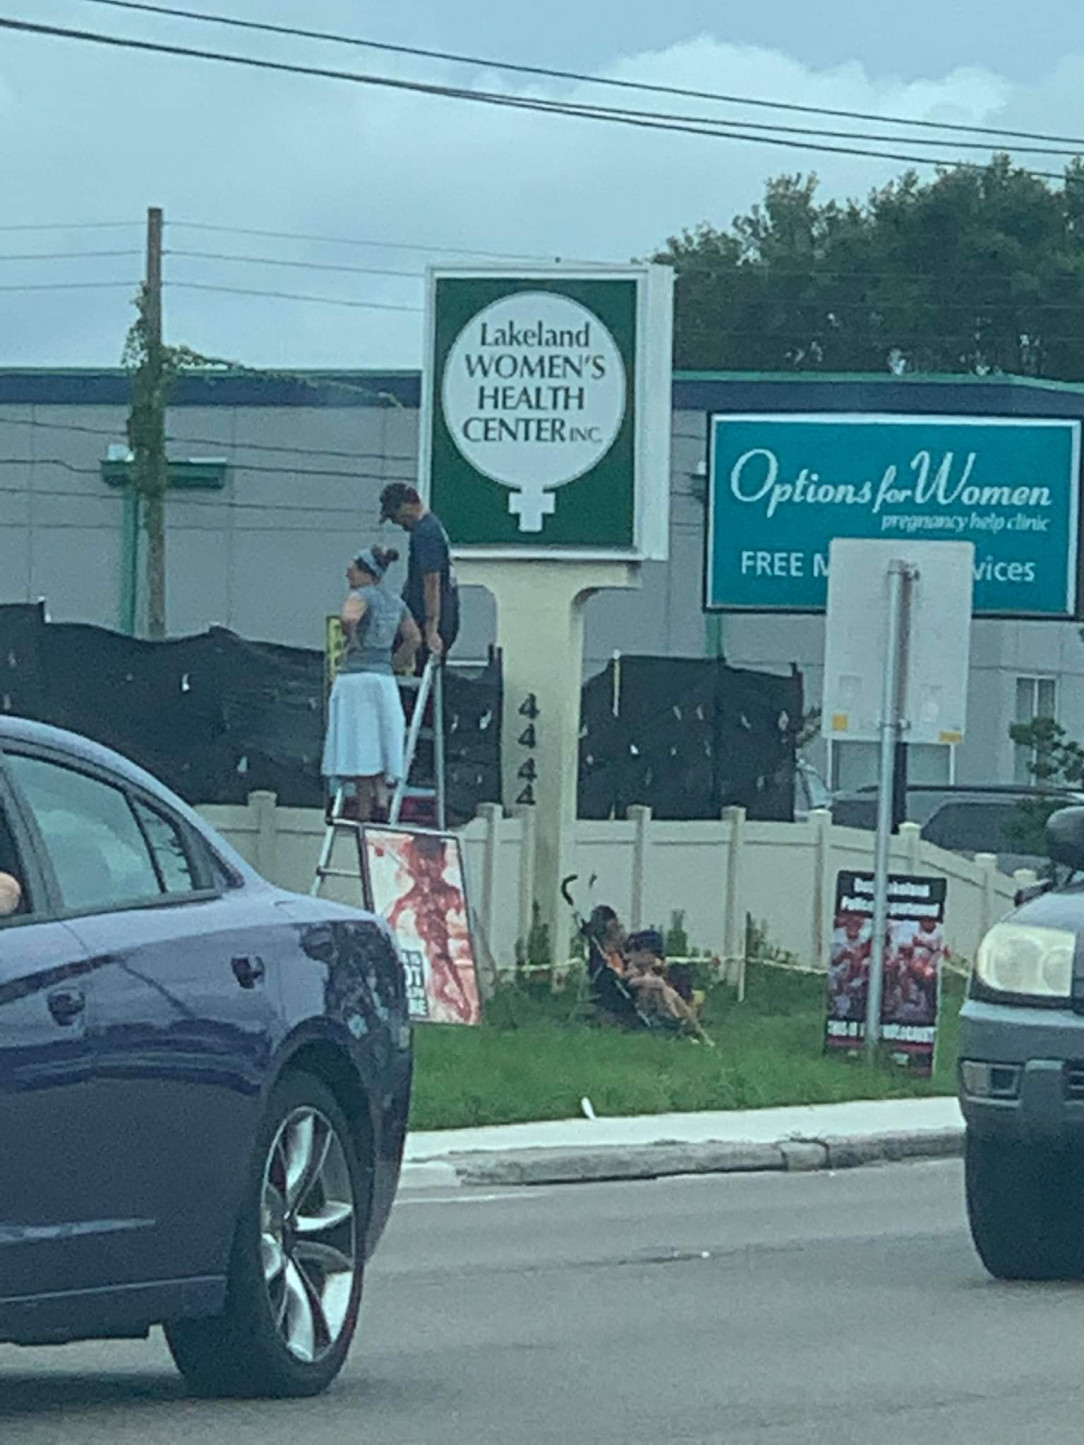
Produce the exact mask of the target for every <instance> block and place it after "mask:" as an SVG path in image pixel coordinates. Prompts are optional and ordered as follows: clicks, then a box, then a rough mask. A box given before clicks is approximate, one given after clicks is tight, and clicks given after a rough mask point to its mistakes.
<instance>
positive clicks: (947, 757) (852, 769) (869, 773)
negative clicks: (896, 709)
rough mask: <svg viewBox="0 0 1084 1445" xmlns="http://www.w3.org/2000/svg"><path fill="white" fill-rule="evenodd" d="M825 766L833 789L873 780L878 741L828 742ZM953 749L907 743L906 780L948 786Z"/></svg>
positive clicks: (847, 788) (951, 777) (846, 789)
mask: <svg viewBox="0 0 1084 1445" xmlns="http://www.w3.org/2000/svg"><path fill="white" fill-rule="evenodd" d="M830 752H831V761H830V765H829V770H830V774H831V784H832V790H833V792H839V793H848V792H852V791H853V790H854V789H856V788H867V787H871V786H872V785H874V784H875V783H876V782H877V768H878V763H879V762H880V757H881V748H880V744H879V743H856V742H850V743H849V742H844V741H842V740H840V739H837V738H833V739H832V740H831V743H830ZM954 753H955V750H954V749H953V748H951V747H947V746H942V745H941V744H939V743H911V744H910V746H909V747H908V749H907V781H908V783H909V784H911V785H924V786H926V787H948V786H950V785H951V784H952V783H953V782H954V780H955V775H956V759H955V755H954Z"/></svg>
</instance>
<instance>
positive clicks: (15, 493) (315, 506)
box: [0, 457, 416, 517]
mask: <svg viewBox="0 0 1084 1445" xmlns="http://www.w3.org/2000/svg"><path fill="white" fill-rule="evenodd" d="M0 466H7V467H58V468H60V470H61V471H65V472H70V473H71V474H72V475H73V476H82V477H97V478H98V480H99V481H100V480H101V473H100V472H99V471H97V470H96V469H95V468H93V467H77V466H73V465H72V463H71V462H65V461H62V460H61V459H60V458H58V457H48V458H44V457H43V458H33V457H32V458H30V459H27V458H25V457H11V458H9V457H0ZM291 475H296V474H291ZM312 475H313V476H317V475H319V473H316V472H314V473H312ZM350 480H351V481H354V482H379V483H386V482H389V481H392V482H394V481H406V482H413V481H415V480H416V478H414V477H385V476H377V475H373V474H372V473H366V472H357V473H354V474H352V475H351V478H350ZM0 494H3V495H4V496H9V497H30V498H31V499H32V498H34V497H64V498H65V499H66V500H68V501H82V502H117V501H120V500H121V493H120V492H119V491H118V490H116V489H111V490H110V491H102V492H74V491H70V490H61V489H59V488H53V487H4V486H0ZM170 500H171V501H174V500H176V501H179V502H183V503H184V505H185V506H186V507H213V508H214V509H215V510H216V511H217V510H227V511H233V512H291V513H292V512H303V513H305V514H311V513H313V512H333V513H335V514H337V515H339V514H342V515H349V516H353V517H357V516H358V515H359V513H360V512H361V510H362V508H361V507H360V506H354V505H346V506H324V505H321V504H320V503H318V502H316V503H309V502H300V503H297V504H294V503H292V502H242V501H238V500H237V499H236V498H233V497H226V496H217V497H201V496H193V495H192V494H191V493H189V492H187V491H178V490H175V489H172V488H171V490H170Z"/></svg>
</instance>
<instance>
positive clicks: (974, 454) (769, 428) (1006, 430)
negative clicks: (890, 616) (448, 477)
mask: <svg viewBox="0 0 1084 1445" xmlns="http://www.w3.org/2000/svg"><path fill="white" fill-rule="evenodd" d="M709 440H710V446H709V461H708V499H707V501H708V527H707V558H706V567H705V606H706V607H707V608H708V609H709V610H712V611H749V612H823V611H824V608H825V605H826V601H827V594H828V551H829V546H830V544H831V542H832V540H833V538H835V537H868V538H876V539H877V540H878V541H894V540H896V539H897V538H898V539H899V541H900V543H901V556H902V555H903V553H904V552H905V551H906V545H905V544H906V543H907V541H908V540H920V541H924V542H930V541H937V540H942V541H955V542H973V543H974V545H975V613H976V615H978V616H987V617H997V616H1000V617H1037V618H1071V617H1075V616H1077V613H1078V566H1077V563H1078V547H1079V489H1080V422H1079V421H1074V420H1068V419H1067V420H1062V419H1056V418H1045V417H1043V418H1037V417H1026V418H1019V419H1017V418H989V417H959V416H915V415H906V416H905V415H894V414H893V415H888V414H886V415H872V414H870V413H861V414H850V413H847V414H844V413H838V412H836V413H822V414H808V413H806V414H799V415H790V416H780V415H769V414H764V415H755V416H754V415H724V416H713V417H712V418H711V421H710V438H709Z"/></svg>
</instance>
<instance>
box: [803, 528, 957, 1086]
mask: <svg viewBox="0 0 1084 1445" xmlns="http://www.w3.org/2000/svg"><path fill="white" fill-rule="evenodd" d="M974 555H975V554H974V548H973V546H972V545H971V544H970V543H969V542H912V543H910V544H907V543H896V542H872V541H869V542H867V541H858V540H854V539H851V538H844V539H840V540H837V541H834V542H833V543H832V544H831V554H830V556H831V566H830V572H829V582H828V619H827V644H826V649H825V665H824V712H823V719H822V730H823V732H824V734H825V735H826V736H827V737H829V738H836V739H839V738H846V739H850V740H852V741H854V740H857V741H861V742H877V743H878V744H879V746H880V767H879V773H878V795H877V833H876V842H875V847H874V869H873V875H874V891H873V930H872V934H871V939H870V943H871V950H870V967H869V991H868V994H867V996H866V1031H865V1036H866V1050H867V1053H868V1054H869V1056H870V1057H871V1058H872V1057H873V1056H874V1054H875V1053H876V1050H877V1045H878V1042H879V1038H880V1028H881V1006H882V993H883V979H882V971H883V961H884V954H885V944H886V940H887V937H888V918H889V896H888V883H889V850H890V846H891V839H892V823H893V782H894V775H895V771H896V767H895V764H896V751H897V746H898V744H899V743H900V741H901V740H906V741H907V742H908V743H910V742H915V743H939V744H942V745H944V744H948V745H955V744H957V743H960V742H962V741H963V736H964V730H965V719H966V715H967V680H968V664H969V661H970V650H971V605H972V587H973V574H974ZM878 686H879V688H880V695H879V699H878V694H877V689H878Z"/></svg>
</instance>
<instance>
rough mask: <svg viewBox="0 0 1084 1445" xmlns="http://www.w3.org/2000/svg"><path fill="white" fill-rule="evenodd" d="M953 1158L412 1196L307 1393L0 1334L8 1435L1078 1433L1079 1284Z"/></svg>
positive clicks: (984, 1440)
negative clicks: (201, 1377)
mask: <svg viewBox="0 0 1084 1445" xmlns="http://www.w3.org/2000/svg"><path fill="white" fill-rule="evenodd" d="M961 1209H962V1206H961V1178H960V1167H959V1164H958V1163H956V1162H946V1163H936V1164H911V1165H894V1166H888V1167H885V1168H881V1169H866V1170H857V1171H853V1172H848V1173H843V1174H838V1175H831V1174H811V1175H790V1176H786V1175H761V1176H730V1177H723V1178H720V1177H715V1178H702V1179H696V1180H670V1181H665V1182H659V1183H653V1184H617V1185H600V1186H590V1187H589V1186H574V1187H566V1188H559V1189H551V1190H537V1191H522V1190H518V1191H517V1190H510V1191H506V1192H499V1193H490V1194H487V1193H483V1192H481V1191H467V1190H461V1191H458V1192H453V1191H447V1192H445V1193H434V1194H421V1193H411V1194H407V1195H405V1196H404V1197H403V1199H402V1200H401V1202H400V1204H399V1205H398V1207H397V1210H396V1214H395V1217H394V1218H393V1221H392V1225H391V1228H390V1229H389V1232H388V1235H387V1238H386V1240H385V1243H384V1245H383V1246H382V1248H381V1252H380V1254H379V1256H378V1259H377V1262H376V1263H375V1264H374V1266H373V1268H372V1270H371V1273H370V1278H369V1280H368V1283H367V1302H366V1311H365V1320H364V1335H363V1338H362V1339H361V1341H360V1342H359V1345H358V1347H357V1348H356V1350H355V1353H354V1356H353V1359H352V1361H351V1364H350V1366H349V1368H348V1370H347V1372H346V1373H345V1374H344V1376H343V1379H342V1380H341V1382H340V1383H339V1385H338V1386H337V1387H336V1388H335V1390H334V1391H333V1392H332V1393H331V1394H330V1395H328V1396H326V1397H325V1398H323V1399H321V1400H317V1401H314V1402H305V1403H293V1402H291V1403H288V1404H263V1403H255V1404H253V1403H244V1404H232V1403H207V1402H202V1401H193V1400H189V1399H187V1398H186V1397H185V1395H184V1393H183V1391H182V1389H181V1387H180V1386H179V1384H178V1383H177V1381H176V1379H175V1377H174V1375H173V1373H172V1370H171V1367H170V1364H169V1361H168V1357H167V1355H166V1352H165V1348H164V1346H163V1344H162V1342H161V1339H160V1338H157V1337H156V1338H153V1339H152V1340H151V1341H149V1342H148V1343H144V1344H119V1345H118V1344H112V1345H79V1346H71V1347H68V1348H67V1349H65V1350H54V1351H33V1352H20V1351H15V1350H11V1349H0V1440H3V1442H4V1445H39V1442H40V1445H69V1442H70V1445H106V1442H109V1445H114V1442H115V1445H137V1442H138V1445H166V1442H170V1445H172V1442H175V1441H178V1440H183V1441H185V1442H186V1445H257V1442H258V1445H332V1442H335V1445H338V1442H348V1441H355V1440H359V1439H361V1440H368V1441H373V1442H379V1445H407V1442H410V1445H467V1442H470V1445H496V1442H501V1445H533V1442H536V1441H537V1442H545V1445H550V1442H561V1445H579V1442H583V1445H609V1442H641V1441H642V1442H667V1441H675V1442H676V1441H680V1442H682V1445H696V1442H705V1445H707V1442H711V1445H715V1442H719V1441H722V1440H725V1441H726V1442H727V1445H752V1442H755V1445H822V1442H824V1445H827V1442H829V1441H831V1442H832V1445H849V1442H855V1445H871V1442H873V1445H879V1442H881V1441H885V1442H895V1441H911V1440H947V1441H951V1442H952V1445H980V1442H981V1445H1010V1442H1011V1445H1031V1442H1045V1441H1057V1442H1059V1445H1064V1442H1065V1441H1066V1440H1068V1439H1071V1438H1075V1436H1076V1435H1078V1434H1079V1432H1080V1424H1081V1420H1082V1419H1084V1381H1082V1378H1081V1377H1082V1371H1081V1366H1080V1342H1081V1340H1082V1339H1084V1286H1080V1287H1073V1286H1060V1285H1059V1286H1005V1285H998V1284H995V1283H994V1282H992V1281H990V1280H988V1279H987V1277H986V1276H985V1275H984V1273H983V1271H982V1269H981V1267H980V1266H979V1264H978V1262H977V1260H976V1258H975V1257H974V1255H973V1254H972V1252H971V1247H970V1243H969V1240H968V1237H967V1234H966V1230H965V1227H964V1223H963V1218H962V1212H961Z"/></svg>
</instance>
